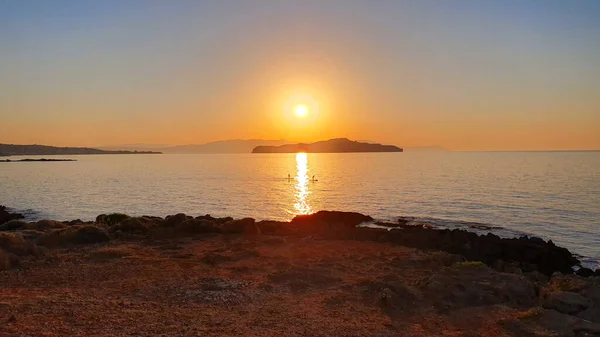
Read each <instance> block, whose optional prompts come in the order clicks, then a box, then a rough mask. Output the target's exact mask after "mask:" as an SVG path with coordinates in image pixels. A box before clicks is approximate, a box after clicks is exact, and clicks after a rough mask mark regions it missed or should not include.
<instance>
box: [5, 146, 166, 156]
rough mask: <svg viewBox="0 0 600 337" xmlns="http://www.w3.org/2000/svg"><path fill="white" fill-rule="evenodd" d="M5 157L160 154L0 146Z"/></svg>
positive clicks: (84, 148)
mask: <svg viewBox="0 0 600 337" xmlns="http://www.w3.org/2000/svg"><path fill="white" fill-rule="evenodd" d="M0 153H1V154H2V155H4V156H36V155H78V154H160V152H153V151H105V150H99V149H94V148H89V147H57V146H47V145H37V144H34V145H15V144H0Z"/></svg>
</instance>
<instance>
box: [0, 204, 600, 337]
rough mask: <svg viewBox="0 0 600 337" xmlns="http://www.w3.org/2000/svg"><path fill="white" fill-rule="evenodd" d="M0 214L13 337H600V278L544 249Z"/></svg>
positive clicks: (325, 216) (408, 235)
mask: <svg viewBox="0 0 600 337" xmlns="http://www.w3.org/2000/svg"><path fill="white" fill-rule="evenodd" d="M372 221H373V219H371V218H370V217H369V216H366V215H362V214H359V213H348V212H326V211H321V212H317V213H315V214H312V215H303V216H297V217H295V218H294V219H293V220H292V221H290V222H278V221H258V222H257V221H255V220H254V219H250V218H246V219H232V218H230V217H226V218H215V217H212V216H210V215H205V216H198V217H192V216H187V215H185V214H176V215H172V216H167V217H166V218H160V217H151V216H145V217H129V216H127V215H124V214H108V215H100V216H98V217H97V218H96V221H94V222H83V221H80V220H74V221H68V222H59V221H53V220H41V221H37V222H25V221H23V220H20V219H19V217H18V215H14V214H10V213H9V212H8V211H7V209H6V208H4V207H0V270H2V271H0V284H2V287H1V288H0V335H2V336H13V335H14V336H39V335H45V336H63V335H70V336H86V335H95V336H119V335H163V336H167V335H200V336H229V335H243V336H280V335H282V334H286V335H290V336H307V335H310V336H600V277H599V276H600V271H599V270H596V271H593V270H590V269H585V268H579V269H578V270H577V272H576V273H574V272H573V267H576V266H577V265H578V264H579V261H578V260H577V259H576V258H575V257H574V256H573V255H572V254H571V253H570V252H569V251H568V250H567V249H564V248H561V247H558V246H556V245H554V244H553V243H552V242H551V241H549V242H546V241H544V240H541V239H538V238H527V237H523V238H514V239H503V238H499V237H497V236H495V235H493V234H488V235H485V236H479V235H477V234H474V233H470V232H466V231H462V230H433V229H427V228H423V227H415V226H409V225H406V224H404V223H401V222H399V223H379V224H378V225H379V227H382V228H369V227H361V226H359V225H361V224H364V223H365V222H372Z"/></svg>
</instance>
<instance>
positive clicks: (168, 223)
mask: <svg viewBox="0 0 600 337" xmlns="http://www.w3.org/2000/svg"><path fill="white" fill-rule="evenodd" d="M188 219H193V217H191V216H187V215H185V214H183V213H178V214H175V215H168V216H167V217H166V218H165V222H164V223H163V226H165V227H175V226H177V225H179V224H180V223H182V222H184V221H186V220H188Z"/></svg>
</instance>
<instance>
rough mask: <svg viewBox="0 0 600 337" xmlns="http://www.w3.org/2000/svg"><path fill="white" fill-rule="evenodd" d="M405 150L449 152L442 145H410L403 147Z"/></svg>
mask: <svg viewBox="0 0 600 337" xmlns="http://www.w3.org/2000/svg"><path fill="white" fill-rule="evenodd" d="M404 151H405V152H449V151H450V150H448V149H447V148H445V147H442V146H410V147H404Z"/></svg>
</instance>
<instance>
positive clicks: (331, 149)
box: [252, 138, 403, 153]
mask: <svg viewBox="0 0 600 337" xmlns="http://www.w3.org/2000/svg"><path fill="white" fill-rule="evenodd" d="M296 152H310V153H348V152H403V150H402V148H400V147H397V146H394V145H382V144H372V143H361V142H356V141H352V140H350V139H348V138H335V139H330V140H325V141H320V142H316V143H310V144H305V143H299V144H286V145H281V146H257V147H255V148H254V149H253V150H252V153H296Z"/></svg>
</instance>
